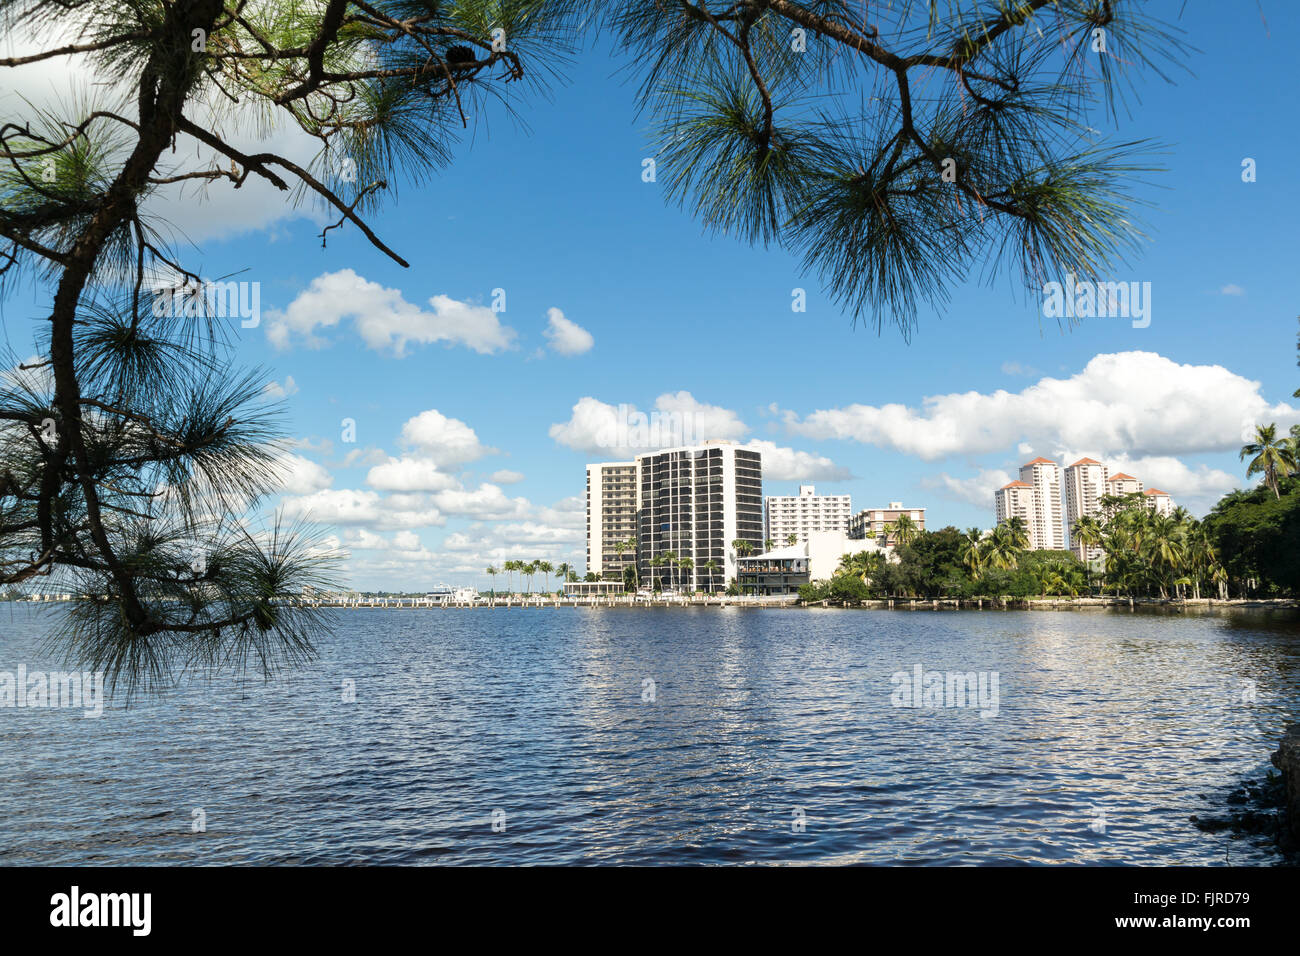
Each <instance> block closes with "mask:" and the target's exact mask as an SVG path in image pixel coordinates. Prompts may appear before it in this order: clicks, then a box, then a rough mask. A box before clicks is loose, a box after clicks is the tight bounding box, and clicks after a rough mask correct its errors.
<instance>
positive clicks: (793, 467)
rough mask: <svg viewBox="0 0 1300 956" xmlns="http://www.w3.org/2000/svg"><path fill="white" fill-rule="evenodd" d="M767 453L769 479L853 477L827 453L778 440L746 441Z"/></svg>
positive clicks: (765, 473)
mask: <svg viewBox="0 0 1300 956" xmlns="http://www.w3.org/2000/svg"><path fill="white" fill-rule="evenodd" d="M745 447H746V448H752V449H754V450H755V451H757V452H759V453H760V454H761V455H762V456H763V479H764V480H765V481H814V480H816V481H842V480H844V479H846V478H851V477H853V476H852V475H851V474H850V473H849V470H848V469H847V468H843V467H841V466H839V465H837V464H835V462H833V461H831V460H830V459H829V458H827V457H825V456H824V455H814V454H813V453H811V452H806V451H796V450H795V449H793V448H782V447H779V446H778V445H777V444H776V443H775V442H770V441H760V440H754V441H749V442H746V443H745Z"/></svg>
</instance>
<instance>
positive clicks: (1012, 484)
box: [1002, 481, 1034, 488]
mask: <svg viewBox="0 0 1300 956" xmlns="http://www.w3.org/2000/svg"><path fill="white" fill-rule="evenodd" d="M1002 487H1003V488H1032V487H1034V486H1033V485H1031V484H1030V483H1029V482H1027V481H1008V482H1007V483H1006V484H1005V485H1003V486H1002Z"/></svg>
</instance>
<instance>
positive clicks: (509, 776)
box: [0, 604, 1300, 865]
mask: <svg viewBox="0 0 1300 956" xmlns="http://www.w3.org/2000/svg"><path fill="white" fill-rule="evenodd" d="M54 613H57V611H55V612H54ZM49 615H50V612H49V611H41V610H40V609H37V608H33V607H30V606H27V605H14V604H9V605H0V671H5V670H7V671H11V672H12V671H15V670H16V669H17V666H18V665H19V664H26V665H27V666H28V668H29V670H30V669H36V668H39V667H43V666H45V667H48V666H50V665H51V663H52V662H51V661H50V660H49V659H48V658H47V657H42V655H41V654H40V652H39V644H40V638H41V637H42V636H43V634H44V633H45V631H46V629H47V628H48V626H49V622H50V616H49ZM336 620H337V621H338V628H337V631H336V633H335V634H334V636H332V637H330V638H328V639H326V640H324V641H322V643H321V646H320V659H319V660H318V661H317V662H315V663H313V664H311V665H309V666H307V667H304V668H302V669H299V670H296V671H294V672H290V673H285V674H282V675H281V676H280V677H279V678H277V679H276V680H274V681H272V682H270V683H263V682H262V681H261V680H260V679H252V680H246V681H245V682H243V683H239V682H237V681H235V680H233V679H231V678H228V677H223V678H219V679H216V680H211V681H209V680H190V681H185V682H183V683H182V684H181V685H180V686H178V687H177V688H176V689H175V690H174V691H171V692H169V693H167V694H166V695H165V696H162V697H155V698H150V699H146V700H140V701H137V702H135V703H133V704H132V705H131V706H130V707H129V708H124V707H123V706H121V704H120V703H117V702H112V703H110V706H109V707H108V708H107V709H106V710H105V712H104V715H103V717H101V718H99V719H86V718H83V717H82V716H81V715H80V713H79V712H76V711H68V710H28V709H10V708H0V863H3V864H36V863H39V864H100V863H108V864H118V863H140V864H155V863H164V864H165V863H185V864H228V863H257V864H292V863H382V864H419V863H459V864H467V863H468V864H529V863H579V864H597V863H639V864H660V863H689V862H694V863H734V862H746V863H908V864H940V865H953V864H1018V863H1073V864H1079V863H1089V864H1096V863H1108V864H1113V863H1131V864H1143V865H1159V864H1219V863H1224V862H1232V863H1261V864H1268V863H1274V862H1277V859H1278V858H1277V855H1276V854H1275V853H1274V851H1273V850H1272V849H1271V848H1269V847H1268V846H1267V845H1264V841H1263V840H1259V841H1252V840H1249V839H1245V840H1232V839H1231V838H1230V837H1229V836H1228V835H1227V834H1224V833H1217V834H1210V833H1204V832H1202V831H1200V830H1198V829H1196V828H1195V827H1194V826H1193V825H1192V824H1191V823H1190V822H1189V820H1188V818H1189V817H1190V816H1191V815H1193V814H1205V813H1207V812H1208V813H1214V812H1218V811H1221V810H1222V809H1223V807H1222V805H1221V801H1222V797H1223V795H1224V794H1225V793H1226V792H1227V790H1228V789H1229V788H1231V787H1233V786H1235V785H1236V784H1237V783H1238V782H1239V781H1240V779H1241V778H1242V777H1243V776H1246V775H1255V774H1262V773H1263V771H1264V770H1265V768H1266V767H1267V759H1268V754H1269V753H1270V752H1271V751H1272V750H1274V749H1276V745H1277V740H1278V738H1279V737H1280V735H1281V732H1282V729H1283V727H1284V726H1285V724H1286V722H1287V721H1288V720H1295V719H1300V625H1298V624H1297V623H1296V622H1295V620H1294V618H1293V617H1292V618H1287V617H1285V616H1279V615H1272V616H1265V615H1251V616H1246V615H1242V614H1237V615H1233V616H1227V615H1225V616H1199V615H1182V614H1171V615H1160V614H1148V613H1132V612H1129V611H1101V610H1097V611H1075V612H1046V611H1009V612H1001V611H984V612H979V611H962V612H929V611H915V612H884V611H881V612H871V611H834V610H771V609H768V610H756V609H735V608H726V609H718V608H696V609H678V608H672V609H667V608H665V609H646V608H606V609H588V608H558V609H557V608H548V609H511V610H507V609H503V608H498V609H495V610H486V609H483V610H474V611H466V610H441V611H440V610H352V611H339V612H337V616H336ZM916 664H920V665H922V667H923V668H924V669H925V670H927V671H930V670H935V671H943V672H947V671H954V672H957V671H960V672H976V673H979V672H983V673H986V674H992V673H996V674H997V676H998V689H999V702H998V704H999V706H998V713H997V716H995V717H981V716H980V713H979V711H978V709H976V708H972V707H965V708H962V707H951V708H948V707H943V708H929V709H908V708H900V707H897V706H895V705H894V698H895V696H896V695H895V685H894V684H892V683H891V681H890V677H891V675H893V674H894V673H896V672H899V671H903V672H908V673H910V672H911V670H912V668H913V666H914V665H916ZM346 681H353V682H355V688H356V701H355V703H346V702H345V701H344V699H343V698H344V693H343V688H344V685H345V682H346ZM649 681H653V693H651V685H650V684H649V683H648V682H649ZM1248 682H1250V683H1248ZM1251 689H1253V692H1254V701H1253V702H1251V701H1250V700H1249V698H1250V696H1251V694H1250V690H1251ZM650 697H653V700H650V699H648V698H650ZM1243 697H1244V698H1246V699H1243ZM200 809H201V810H202V817H203V819H204V820H205V823H206V830H205V831H204V832H200V833H195V832H192V830H193V821H194V819H195V818H196V814H195V811H196V810H200ZM494 814H496V820H497V825H496V827H495V828H494V825H493V820H494ZM502 823H504V828H502Z"/></svg>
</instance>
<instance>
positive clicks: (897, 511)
mask: <svg viewBox="0 0 1300 956" xmlns="http://www.w3.org/2000/svg"><path fill="white" fill-rule="evenodd" d="M899 515H907V516H908V517H909V518H911V519H912V523H913V524H915V525H916V530H918V531H924V530H925V509H924V508H904V507H903V503H902V502H901V501H891V502H890V503H889V507H888V508H868V509H867V510H866V511H859V512H858V513H857V514H855V515H854V516H853V517H852V518H850V519H849V537H850V538H854V539H858V540H862V539H868V540H876V539H879V538H885V544H887V545H889V546H890V547H893V545H894V536H893V535H892V534H888V535H887V534H886V530H885V529H886V528H887V527H889V526H890V525H892V524H894V522H896V521H897V520H898V517H899ZM858 550H861V549H860V548H859V549H858Z"/></svg>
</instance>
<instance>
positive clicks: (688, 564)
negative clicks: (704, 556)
mask: <svg viewBox="0 0 1300 956" xmlns="http://www.w3.org/2000/svg"><path fill="white" fill-rule="evenodd" d="M677 566H678V567H679V568H681V569H682V573H683V574H685V575H686V580H688V581H691V591H692V592H693V591H694V590H695V585H694V581H693V580H692V575H691V572H692V571H694V570H695V561H694V560H693V559H691V558H682V559H681V560H680V561H678V562H677Z"/></svg>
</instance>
